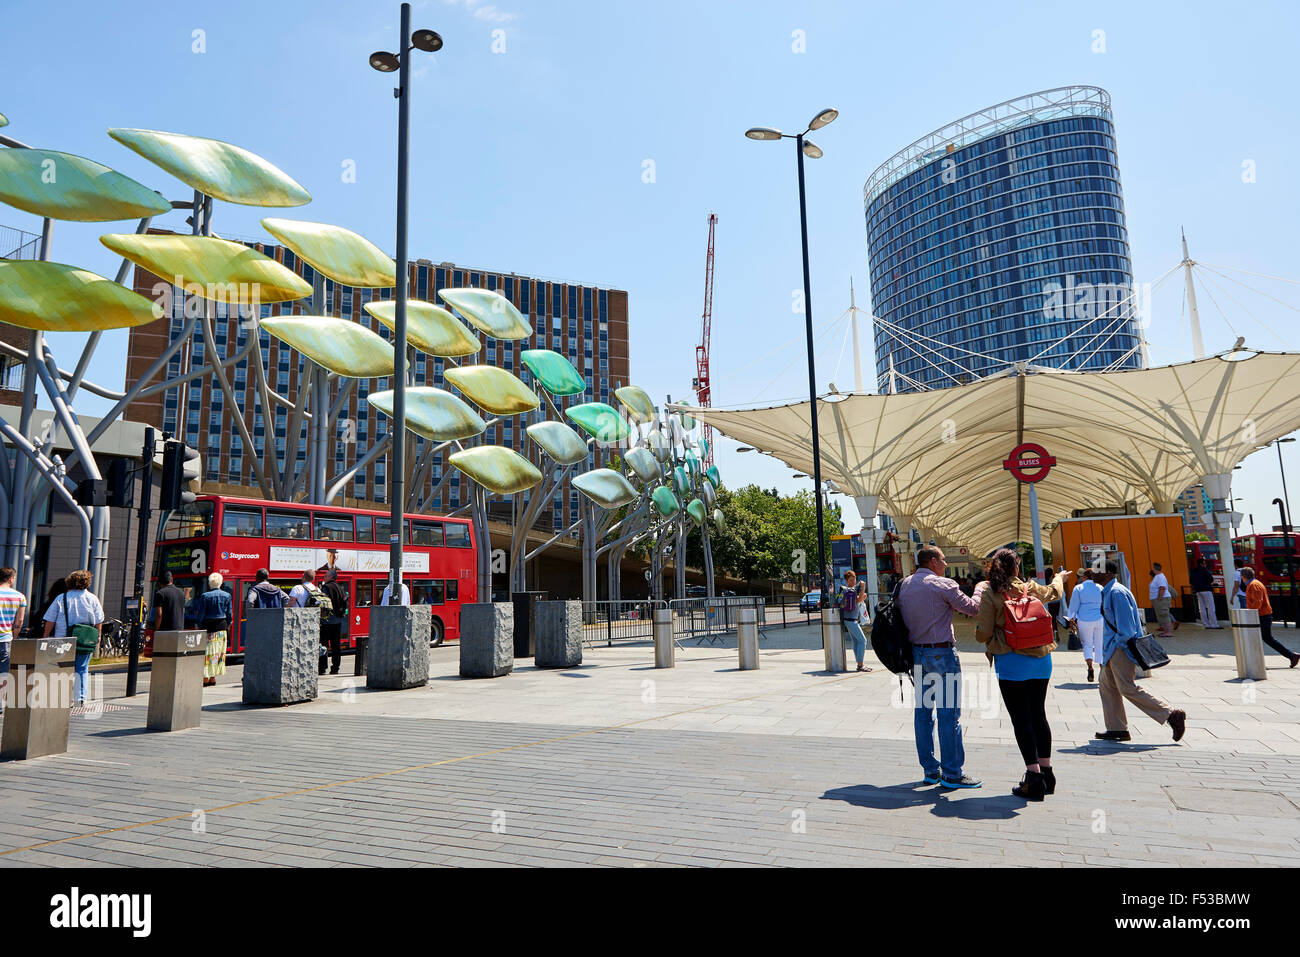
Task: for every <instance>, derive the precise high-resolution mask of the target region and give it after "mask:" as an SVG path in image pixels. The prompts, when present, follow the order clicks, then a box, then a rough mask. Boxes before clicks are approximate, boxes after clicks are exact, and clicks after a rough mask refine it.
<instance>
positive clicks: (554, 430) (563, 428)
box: [524, 421, 587, 465]
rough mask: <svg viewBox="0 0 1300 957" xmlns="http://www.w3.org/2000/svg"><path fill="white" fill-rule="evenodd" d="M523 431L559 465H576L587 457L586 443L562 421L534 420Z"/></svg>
mask: <svg viewBox="0 0 1300 957" xmlns="http://www.w3.org/2000/svg"><path fill="white" fill-rule="evenodd" d="M524 431H525V432H527V433H528V437H529V438H530V439H532V440H533V441H534V442H535V443H536V444H537V446H538V447H539V448H540V449H541V450H542V451H543V452H545V453H546V454H547V455H549V456H550V457H551V458H552V459H553V460H554V461H555V462H556V463H557V464H559V465H576V464H577V463H578V462H581V461H582V460H583V459H585V458H586V457H587V443H586V442H584V441H582V439H581V438H579V436H578V433H577V432H575V431H573V429H571V428H569V427H568V426H567V425H565V424H564V423H563V422H553V421H552V422H535V423H533V424H532V425H530V426H528V428H526V429H525V430H524Z"/></svg>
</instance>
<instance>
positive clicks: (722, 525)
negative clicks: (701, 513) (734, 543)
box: [713, 508, 727, 532]
mask: <svg viewBox="0 0 1300 957" xmlns="http://www.w3.org/2000/svg"><path fill="white" fill-rule="evenodd" d="M713 524H714V525H716V526H718V531H720V532H725V531H726V530H727V516H725V515H723V514H722V509H720V508H715V509H714V510H713Z"/></svg>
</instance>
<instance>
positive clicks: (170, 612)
mask: <svg viewBox="0 0 1300 957" xmlns="http://www.w3.org/2000/svg"><path fill="white" fill-rule="evenodd" d="M162 580H163V584H162V587H161V588H159V589H158V590H157V591H156V592H154V593H153V630H154V631H181V630H182V629H184V627H185V592H183V591H181V589H179V588H177V587H176V586H175V585H174V584H172V583H173V582H174V581H175V579H174V578H173V577H172V573H171V572H163V574H162Z"/></svg>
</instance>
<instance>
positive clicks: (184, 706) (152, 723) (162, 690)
mask: <svg viewBox="0 0 1300 957" xmlns="http://www.w3.org/2000/svg"><path fill="white" fill-rule="evenodd" d="M207 648H208V633H207V632H206V631H158V632H154V636H153V664H152V665H151V666H150V668H149V714H148V717H147V718H146V719H145V727H147V728H148V729H149V730H150V731H184V730H185V729H186V728H197V727H198V726H199V716H200V715H201V714H202V713H203V658H204V654H205V653H206V651H207Z"/></svg>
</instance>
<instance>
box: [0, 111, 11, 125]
mask: <svg viewBox="0 0 1300 957" xmlns="http://www.w3.org/2000/svg"><path fill="white" fill-rule="evenodd" d="M8 125H9V117H7V116H5V115H4V114H3V113H0V126H8Z"/></svg>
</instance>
